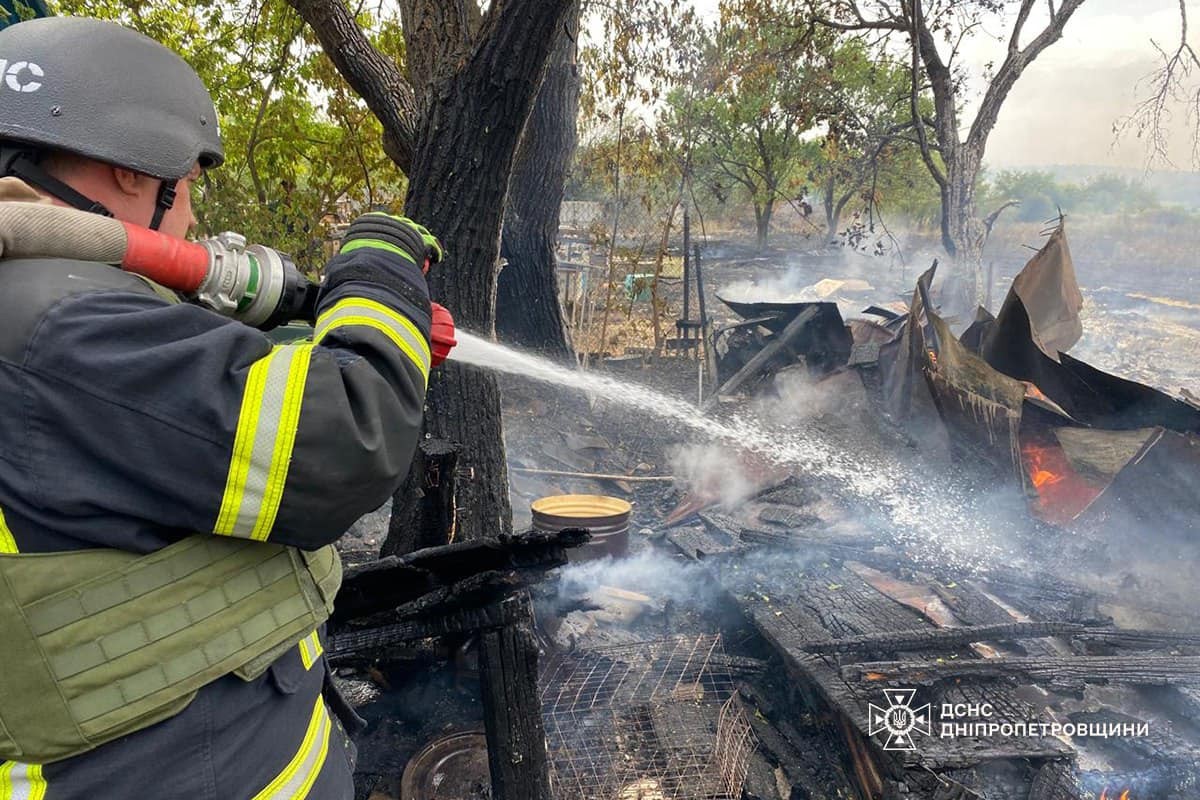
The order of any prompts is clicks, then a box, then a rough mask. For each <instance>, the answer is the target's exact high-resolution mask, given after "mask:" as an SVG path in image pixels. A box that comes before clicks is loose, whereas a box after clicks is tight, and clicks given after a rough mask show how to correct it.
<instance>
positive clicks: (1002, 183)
mask: <svg viewBox="0 0 1200 800" xmlns="http://www.w3.org/2000/svg"><path fill="white" fill-rule="evenodd" d="M1008 200H1017V201H1019V202H1020V207H1019V208H1018V210H1017V212H1016V215H1015V217H1016V219H1018V220H1019V221H1022V222H1045V221H1047V220H1050V219H1052V218H1054V217H1057V216H1058V213H1059V210H1060V209H1061V210H1062V211H1063V212H1064V213H1068V214H1089V215H1096V214H1115V213H1124V214H1130V213H1140V212H1144V211H1152V210H1156V209H1157V208H1158V206H1159V202H1158V197H1157V194H1156V193H1155V192H1154V191H1153V190H1151V189H1150V188H1149V187H1147V186H1146V185H1145V184H1144V183H1141V182H1140V181H1134V180H1130V179H1127V178H1122V177H1119V176H1116V175H1097V176H1094V177H1092V178H1089V179H1087V180H1086V181H1084V182H1083V183H1081V184H1080V183H1065V182H1060V181H1058V180H1056V179H1055V177H1054V176H1053V175H1052V174H1051V173H1049V172H1039V171H1016V170H1004V171H1002V172H1000V173H998V174H997V175H996V177H995V178H994V179H993V180H992V181H990V182H989V183H988V184H986V185H985V187H984V193H983V196H982V197H981V200H980V202H981V204H982V205H983V207H984V208H985V210H986V209H987V208H988V207H989V206H992V205H995V206H999V205H1000V204H1001V203H1003V202H1006V201H1008Z"/></svg>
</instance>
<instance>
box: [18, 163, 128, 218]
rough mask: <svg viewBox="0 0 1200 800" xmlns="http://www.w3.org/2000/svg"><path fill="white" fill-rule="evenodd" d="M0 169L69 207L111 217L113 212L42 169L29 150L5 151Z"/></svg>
mask: <svg viewBox="0 0 1200 800" xmlns="http://www.w3.org/2000/svg"><path fill="white" fill-rule="evenodd" d="M0 162H2V163H0V167H2V172H3V174H4V175H14V176H16V177H18V178H20V179H21V180H23V181H25V182H26V183H28V184H31V185H33V186H36V187H37V188H39V189H41V190H42V191H43V192H45V193H46V194H48V195H51V196H52V197H56V198H58V199H59V200H61V201H63V202H64V203H66V204H67V205H69V206H72V207H74V208H78V209H79V210H81V211H88V212H90V213H92V214H102V215H103V216H106V217H111V216H112V212H111V211H109V210H108V209H107V208H105V207H104V204H103V203H100V202H97V201H95V200H93V199H91V198H90V197H87V196H86V195H83V194H80V193H79V192H77V191H75V190H74V189H72V188H71V187H70V186H68V185H67V184H65V183H63V182H62V181H60V180H59V179H58V178H56V177H54V176H53V175H51V174H50V173H49V172H46V170H44V169H42V166H41V164H39V163H37V160H36V159H35V157H34V155H33V154H32V153H30V152H29V151H28V150H20V151H16V152H13V151H11V150H7V149H5V150H4V151H3V153H2V155H0Z"/></svg>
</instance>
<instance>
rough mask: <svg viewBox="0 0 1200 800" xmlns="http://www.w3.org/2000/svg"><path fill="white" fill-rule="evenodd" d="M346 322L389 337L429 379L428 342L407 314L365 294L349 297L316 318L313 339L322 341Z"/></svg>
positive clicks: (317, 341)
mask: <svg viewBox="0 0 1200 800" xmlns="http://www.w3.org/2000/svg"><path fill="white" fill-rule="evenodd" d="M346 325H362V326H364V327H368V328H373V329H374V330H377V331H379V332H380V333H382V334H383V335H385V336H387V337H388V339H390V340H391V341H392V343H393V344H394V345H396V347H398V348H400V350H401V352H403V353H404V354H405V355H406V356H408V358H409V360H410V361H412V363H413V364H415V365H416V366H417V369H419V370H420V371H421V374H422V375H423V376H425V378H426V380H428V378H429V363H430V355H429V341H428V340H427V339H426V337H425V335H424V334H423V333H421V331H420V330H419V329H418V328H417V326H416V325H414V324H413V322H412V320H410V319H409V318H408V317H406V316H404V315H403V314H401V313H399V312H397V311H395V310H394V309H391V308H388V307H387V306H385V305H384V304H383V303H377V302H375V301H374V300H368V299H367V298H365V297H348V298H346V299H345V300H339V301H338V302H337V303H334V304H333V307H332V308H330V309H328V310H326V311H324V312H322V314H321V316H319V317H317V322H316V327H315V330H314V334H313V341H314V342H316V343H318V344H320V342H321V340H322V339H323V338H324V337H325V336H326V335H327V334H328V333H329V332H330V331H333V330H336V329H337V328H341V327H344V326H346Z"/></svg>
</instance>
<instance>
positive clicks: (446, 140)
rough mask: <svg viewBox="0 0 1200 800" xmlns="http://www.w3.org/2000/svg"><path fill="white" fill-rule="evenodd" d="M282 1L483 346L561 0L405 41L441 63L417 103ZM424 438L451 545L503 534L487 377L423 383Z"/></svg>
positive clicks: (334, 15) (365, 46)
mask: <svg viewBox="0 0 1200 800" xmlns="http://www.w3.org/2000/svg"><path fill="white" fill-rule="evenodd" d="M428 1H429V2H440V0H428ZM288 2H289V3H290V4H291V5H292V6H293V7H294V8H296V10H297V11H299V12H300V14H301V16H302V17H304V20H305V21H306V22H307V23H308V24H309V25H310V26H312V29H313V31H314V32H315V33H316V35H317V38H318V39H319V40H320V41H321V46H322V49H324V50H325V52H326V53H327V54H328V55H329V57H330V58H331V59H332V60H333V62H334V64H335V65H336V66H337V68H338V71H339V72H341V74H342V75H343V76H344V77H345V78H346V80H347V81H348V82H349V83H350V85H351V86H352V87H353V88H354V90H355V91H356V92H358V94H359V95H361V96H362V97H363V99H364V100H366V102H367V104H368V106H369V107H370V108H371V110H372V112H374V113H375V115H376V116H377V117H379V119H380V122H381V123H382V124H383V127H384V146H385V149H386V150H387V152H388V154H389V155H390V156H392V158H393V159H394V160H395V161H396V163H397V164H398V165H399V166H400V167H401V168H402V169H404V170H405V172H406V173H407V175H408V179H409V193H408V197H407V199H406V200H405V212H406V213H407V214H408V216H410V217H412V218H414V219H417V220H420V221H421V222H423V223H425V224H427V225H428V226H429V227H430V228H431V229H433V230H434V231H435V232H436V233H437V235H438V236H439V238H440V239H441V240H442V242H443V243H444V244H445V246H446V251H447V259H446V261H445V262H444V263H442V264H441V265H440V266H439V267H438V269H435V270H433V271H431V273H430V275H429V284H430V289H431V291H432V293H433V297H434V299H436V300H437V301H438V302H440V303H442V304H443V305H445V306H446V307H447V308H449V309H450V310H451V312H453V314H454V316H455V319H456V320H457V322H458V324H459V326H460V327H462V328H464V329H466V330H471V331H474V332H475V333H477V334H483V335H485V336H487V335H490V334H491V333H492V332H493V330H494V327H495V302H496V265H497V262H498V259H499V255H500V222H501V214H502V209H503V207H504V200H505V197H506V195H507V194H508V182H509V177H510V175H511V174H512V167H513V158H514V155H515V154H516V150H517V145H518V143H519V142H520V139H521V131H522V130H523V129H524V127H525V122H526V120H527V119H528V117H529V112H530V109H531V108H532V107H533V101H534V97H535V96H536V95H537V91H538V88H539V87H540V86H541V83H542V79H543V78H544V77H545V71H546V64H547V62H548V60H549V55H550V51H551V48H552V47H553V43H554V41H555V36H556V35H557V33H558V31H559V30H560V29H561V27H562V25H563V24H564V22H565V21H566V19H567V13H568V11H569V10H570V8H571V5H572V2H573V0H506V2H504V3H492V4H490V5H489V7H488V11H487V13H486V14H485V15H484V17H483V19H482V20H480V21H479V23H478V30H477V31H474V35H473V37H472V41H471V42H469V43H467V44H466V46H465V47H461V45H462V43H461V42H460V43H457V44H456V45H455V46H447V47H441V46H439V43H438V42H437V41H432V42H421V41H414V40H413V39H410V40H409V41H408V42H407V44H408V46H409V49H410V50H411V49H413V48H414V47H418V48H420V47H424V48H426V49H428V50H430V51H432V52H437V53H439V54H440V55H439V58H440V59H450V61H449V62H446V61H438V62H436V63H424V62H423V63H422V65H421V66H420V68H419V69H418V70H417V72H419V73H422V74H421V77H420V78H419V79H423V80H428V81H429V83H428V85H427V86H423V87H420V88H421V89H422V91H421V93H420V96H421V100H418V94H417V92H416V91H414V89H413V86H412V85H411V83H410V82H409V81H408V79H406V78H405V76H404V75H403V74H402V73H401V72H400V70H399V68H398V67H397V66H396V64H395V63H394V62H392V61H391V60H390V59H388V58H387V57H386V56H384V55H383V54H381V53H380V52H379V51H378V50H376V49H375V48H374V47H373V46H372V45H371V43H370V41H369V40H368V39H367V38H366V36H365V35H364V34H363V32H362V30H361V29H360V28H359V27H358V25H357V23H356V22H355V20H354V17H353V15H352V14H351V13H350V10H349V9H348V8H347V7H346V5H345V4H344V3H343V2H342V0H288ZM467 6H468V4H466V3H455V4H452V5H450V4H444V10H445V9H453V10H457V11H458V13H459V15H460V17H461V19H460V21H459V24H457V25H456V29H457V30H462V31H471V30H472V28H474V27H475V20H474V19H473V18H472V17H471V15H470V14H468V13H467V12H468V8H467ZM410 18H411V19H414V20H415V19H416V17H415V16H412V17H410ZM436 28H437V26H436V25H434V26H425V27H424V28H421V27H420V26H418V31H419V30H428V31H429V32H430V35H437V33H438V31H437V30H436ZM413 33H414V34H415V33H416V32H413ZM416 38H418V39H419V36H418V37H416ZM425 431H426V436H427V437H432V438H437V439H443V440H445V441H448V442H451V443H453V444H456V445H459V446H460V447H461V450H460V453H459V458H458V475H457V481H456V485H457V487H458V497H457V502H456V508H457V509H458V512H459V518H458V520H457V525H456V531H457V533H458V536H459V538H462V539H474V538H478V537H481V536H493V535H496V534H498V533H507V532H509V531H510V530H511V528H512V514H511V508H510V506H509V500H508V474H507V469H506V467H505V457H504V440H503V438H502V435H501V425H500V392H499V388H498V386H497V384H496V379H495V377H494V376H493V375H492V374H491V373H489V372H486V371H484V370H481V369H477V368H472V367H466V366H462V365H458V364H455V363H454V362H449V363H447V364H445V365H444V366H443V367H441V368H439V369H437V370H434V373H433V375H432V376H431V377H430V382H429V392H428V395H427V399H426V414H425ZM419 481H420V476H414V475H410V476H409V478H408V483H407V485H406V486H405V487H402V488H401V489H400V491H398V492H397V493H396V495H395V497H394V498H393V513H394V514H397V515H398V516H399V518H400V519H411V518H413V517H414V516H415V513H416V512H415V510H414V508H412V507H411V504H413V503H415V502H419V499H420V492H419V491H415V490H414V488H416V487H419V485H420V484H419Z"/></svg>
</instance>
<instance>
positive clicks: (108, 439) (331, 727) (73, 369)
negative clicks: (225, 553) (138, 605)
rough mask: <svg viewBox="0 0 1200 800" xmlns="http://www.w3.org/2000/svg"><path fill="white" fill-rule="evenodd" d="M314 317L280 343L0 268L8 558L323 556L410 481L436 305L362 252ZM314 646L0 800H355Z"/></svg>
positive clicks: (139, 285) (44, 267) (136, 291)
mask: <svg viewBox="0 0 1200 800" xmlns="http://www.w3.org/2000/svg"><path fill="white" fill-rule="evenodd" d="M2 188H3V187H0V189H2ZM2 195H3V192H0V199H2ZM318 311H319V320H318V324H317V328H316V331H315V336H314V338H313V341H311V342H302V343H295V344H289V345H283V346H278V345H276V346H273V345H272V343H271V342H270V341H269V340H268V339H267V338H266V337H265V336H264V335H263V334H262V333H260V332H259V331H256V330H254V329H252V328H248V327H246V326H244V325H242V324H240V323H237V322H232V321H230V320H227V319H224V318H222V317H220V316H217V315H216V314H213V313H210V312H208V311H205V310H203V309H201V308H198V307H196V306H192V305H188V304H183V303H172V302H168V301H167V300H166V299H164V298H163V297H162V296H160V295H159V294H157V293H156V291H155V290H154V289H153V288H151V287H150V286H149V285H148V284H147V283H146V282H144V281H143V280H142V279H140V278H138V277H135V276H133V275H129V274H127V273H123V272H121V271H120V270H118V269H116V268H114V267H111V266H108V265H105V264H98V263H90V262H77V261H62V260H49V259H40V260H6V261H0V552H8V553H47V552H61V551H70V550H79V549H84V548H117V549H120V550H125V551H131V552H134V553H140V554H141V553H149V552H152V551H155V550H158V549H160V548H162V547H164V546H166V545H168V544H171V543H173V542H176V541H178V540H180V539H181V538H183V537H185V536H189V535H194V534H196V533H203V534H211V535H214V536H232V537H243V538H247V539H252V540H258V541H267V542H274V543H278V544H283V545H289V546H294V547H298V548H303V549H314V548H317V547H320V546H323V545H327V544H329V543H331V542H333V541H335V540H336V539H337V538H338V537H339V536H340V535H341V534H342V533H343V532H344V531H345V530H346V529H347V528H348V527H349V526H350V525H351V524H352V523H353V522H354V521H355V520H356V519H357V518H358V517H359V516H360V515H362V514H363V513H365V512H367V511H369V510H371V509H373V508H376V507H378V506H379V505H381V504H382V503H383V502H384V501H385V500H386V499H387V498H388V497H389V496H390V494H391V493H392V491H393V490H394V489H395V487H396V486H397V485H398V484H399V482H400V480H401V478H402V477H403V475H404V473H405V472H406V471H407V468H408V463H409V460H410V458H411V454H412V451H413V448H414V447H415V444H416V440H417V436H418V432H419V430H420V427H421V412H422V404H423V402H424V397H425V386H426V381H427V378H428V371H429V349H428V339H429V296H428V290H427V289H426V286H425V281H424V278H423V276H422V275H421V273H420V271H419V270H418V269H417V268H416V267H415V266H413V265H412V264H409V263H407V262H406V261H404V260H402V259H400V258H399V257H397V256H395V255H393V254H390V253H387V252H384V251H382V250H375V249H371V248H361V249H358V250H355V251H353V252H351V253H347V254H345V255H339V256H337V257H335V258H334V259H333V260H332V261H331V262H330V264H329V266H328V268H327V270H326V289H325V290H324V292H323V295H322V297H321V301H320V306H319V309H318ZM0 652H2V649H0ZM322 653H323V646H322V641H321V632H320V631H314V632H313V633H312V634H311V635H309V636H308V637H306V638H304V639H303V640H301V641H300V642H299V643H298V645H297V646H296V647H294V648H292V649H291V650H290V651H288V652H287V653H286V654H285V655H284V656H283V657H281V658H279V659H278V660H277V661H276V662H274V663H273V664H272V665H271V667H270V668H269V669H268V670H267V671H266V673H265V674H263V675H262V676H261V677H260V678H258V679H256V680H254V681H249V682H247V681H243V680H242V679H241V678H238V677H236V676H234V675H226V676H225V677H222V678H219V679H217V680H216V681H214V682H212V683H210V684H208V685H207V686H205V687H204V688H203V689H201V690H200V691H199V693H198V694H197V696H196V697H195V699H194V700H193V701H192V702H191V703H190V704H189V705H188V706H187V707H186V708H185V709H184V710H183V711H181V712H180V713H178V714H177V715H175V716H174V717H171V718H169V719H167V720H165V721H163V722H160V723H157V724H155V725H152V726H151V727H148V728H144V729H142V730H140V731H138V732H136V733H133V734H131V735H129V736H126V737H124V738H121V739H117V740H114V741H111V742H108V743H107V744H103V745H101V746H99V747H97V748H95V749H93V750H91V751H89V752H86V753H84V754H82V755H79V756H75V757H72V758H67V759H65V760H62V761H55V762H52V763H49V764H44V765H36V764H22V763H16V762H11V761H9V762H4V763H2V764H0V800H10V798H22V799H24V798H28V799H29V800H68V798H70V799H71V800H75V799H78V800H84V799H85V798H86V800H97V799H98V798H131V799H132V798H138V799H139V800H140V799H141V798H148V799H150V798H163V799H164V800H166V799H168V798H179V799H180V800H184V799H185V798H186V799H187V800H234V799H236V798H256V800H257V799H258V798H303V797H311V798H320V799H321V800H324V799H325V798H330V799H331V800H333V799H336V800H340V799H341V798H349V797H351V796H352V788H351V773H352V762H353V746H352V745H351V744H350V742H349V740H348V739H347V737H346V736H345V734H344V732H343V730H342V728H341V726H340V724H339V723H338V722H337V720H336V719H334V718H333V716H332V715H331V713H330V711H329V710H328V708H327V706H326V704H325V702H324V701H323V699H322V687H323V686H324V684H325V682H326V669H327V667H326V664H325V661H324V658H323V655H322ZM0 680H3V666H2V665H0ZM30 702H33V703H36V702H37V698H30ZM2 716H3V709H0V718H2Z"/></svg>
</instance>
